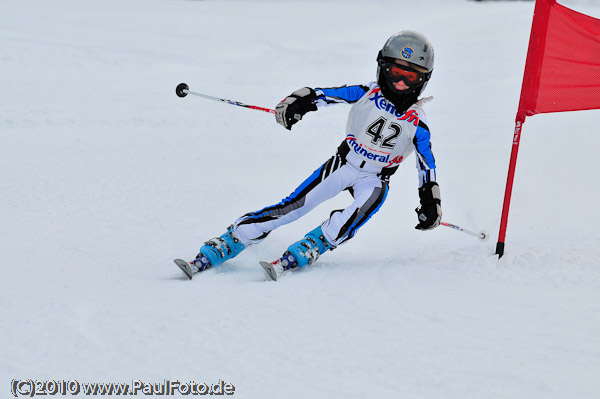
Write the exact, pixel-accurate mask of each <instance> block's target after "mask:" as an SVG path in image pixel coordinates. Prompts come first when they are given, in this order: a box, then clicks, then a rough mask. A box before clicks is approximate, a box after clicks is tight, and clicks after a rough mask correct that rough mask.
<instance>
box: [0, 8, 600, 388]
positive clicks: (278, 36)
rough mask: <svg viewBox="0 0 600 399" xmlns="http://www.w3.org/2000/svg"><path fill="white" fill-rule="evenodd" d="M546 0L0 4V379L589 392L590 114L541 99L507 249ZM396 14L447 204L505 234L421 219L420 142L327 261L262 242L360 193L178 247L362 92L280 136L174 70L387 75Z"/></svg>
mask: <svg viewBox="0 0 600 399" xmlns="http://www.w3.org/2000/svg"><path fill="white" fill-rule="evenodd" d="M560 3H561V4H564V5H566V6H568V7H571V8H574V9H576V10H577V11H580V12H583V13H586V14H589V15H592V16H594V17H597V18H600V5H599V4H598V3H597V2H596V1H592V0H589V1H585V0H580V1H576V0H571V1H567V0H563V1H560ZM533 7H534V4H533V2H512V1H510V2H509V1H507V2H503V1H498V2H475V1H466V0H465V1H459V0H452V1H448V0H423V1H419V2H405V1H393V0H373V1H358V0H352V1H342V0H331V1H292V0H289V1H288V0H285V1H215V0H213V1H211V0H207V1H191V0H189V1H184V0H128V1H118V0H103V1H94V0H85V1H73V0H52V1H42V0H30V1H27V2H24V1H19V0H2V6H1V7H0V8H1V9H2V12H0V75H1V76H2V79H1V80H0V93H1V95H0V212H1V213H0V226H1V227H0V260H1V265H2V277H1V279H0V292H1V297H0V298H1V300H0V396H2V397H9V396H8V395H9V392H10V389H11V381H12V380H14V379H21V380H23V379H30V378H31V379H38V380H77V381H79V382H123V383H128V382H131V381H137V380H141V381H144V382H149V383H153V382H162V381H164V380H165V379H170V380H180V381H196V382H206V383H208V384H212V383H216V382H218V381H219V380H223V381H226V382H227V383H231V384H232V385H234V386H235V394H234V395H233V396H234V397H240V398H252V399H254V398H257V399H258V398H308V397H310V398H418V399H428V398H436V399H437V398H443V399H451V398H457V399H465V398H487V399H491V398H513V399H514V398H544V399H550V398H556V399H559V398H560V399H564V398H590V399H591V398H598V397H600V378H598V376H599V375H600V238H599V237H600V236H599V235H598V233H597V228H598V225H599V224H600V215H599V213H598V212H597V211H596V207H595V203H596V202H597V200H598V196H599V195H600V188H599V187H598V184H597V180H598V179H597V176H596V173H595V172H596V171H597V164H596V160H595V155H596V153H597V152H598V150H599V149H600V138H599V136H598V131H597V130H598V123H599V122H600V111H585V112H572V113H560V114H546V115H536V116H534V117H531V118H528V119H527V121H526V123H525V124H524V127H523V137H522V140H521V148H520V152H519V161H518V165H517V173H516V179H515V186H514V192H513V200H512V207H511V214H510V218H509V224H508V233H507V239H506V252H505V256H504V257H503V258H502V259H501V260H500V261H499V260H498V259H497V257H496V256H494V255H493V253H494V250H495V243H496V239H497V231H498V226H499V221H500V212H501V207H502V199H503V195H504V186H505V180H506V173H507V166H508V159H509V156H510V150H511V142H512V133H513V126H514V117H515V113H516V109H517V103H518V98H519V92H520V87H521V81H522V76H523V75H522V74H523V67H524V64H525V56H526V52H527V44H528V41H529V31H530V26H531V18H532V13H533ZM404 29H414V30H418V31H421V32H423V33H424V34H426V35H427V36H428V37H429V38H430V39H431V41H432V43H433V44H434V47H435V51H436V66H435V72H434V73H433V76H432V79H431V81H430V83H429V85H428V87H427V90H426V91H425V93H424V94H425V95H433V96H434V97H435V99H434V100H433V101H432V102H431V103H429V104H428V106H427V108H426V109H427V115H428V120H429V125H430V127H431V130H432V142H433V152H434V154H435V156H436V163H437V165H438V181H439V183H440V187H441V192H442V207H443V211H444V219H445V220H446V221H448V222H450V223H455V224H458V225H460V226H463V227H465V228H469V229H472V230H481V229H485V230H488V231H489V232H490V233H491V239H490V240H489V241H488V242H487V243H483V244H482V243H480V242H479V241H478V240H477V239H475V238H473V237H470V236H468V235H466V234H462V233H460V232H456V231H453V230H451V229H448V228H444V227H439V228H438V229H435V230H434V231H430V232H420V231H417V230H415V229H414V226H415V225H416V223H417V219H416V214H415V212H414V208H415V207H416V206H417V205H418V195H417V174H416V170H415V168H414V158H413V157H411V158H410V159H409V160H408V161H407V162H406V164H407V165H404V166H403V167H401V168H400V170H399V171H398V172H397V173H396V175H394V177H393V178H392V181H391V186H390V193H389V195H388V199H387V201H386V204H385V206H383V208H382V209H381V211H380V212H379V213H378V214H377V215H376V216H374V217H373V218H372V219H371V220H370V221H369V223H368V224H366V225H365V226H364V227H363V228H362V229H361V230H360V232H359V233H358V234H357V235H356V237H355V238H354V239H353V240H351V241H350V242H349V243H348V244H347V245H344V246H342V247H340V248H338V249H337V250H335V251H333V252H330V253H327V254H326V255H324V256H322V257H321V258H320V259H319V261H318V263H316V264H315V265H313V266H312V267H310V268H307V269H304V270H301V271H298V272H295V273H293V274H292V275H289V276H286V277H285V278H284V279H282V280H281V281H278V282H276V283H275V282H272V281H267V280H266V278H265V274H264V272H263V270H262V268H261V267H260V266H259V265H258V261H259V260H273V259H275V258H276V257H278V256H280V254H281V253H282V252H283V251H284V250H285V248H287V246H288V245H289V244H291V243H292V242H294V241H296V240H298V239H299V238H301V237H303V236H304V234H305V233H306V232H308V231H309V230H311V229H313V228H314V227H315V226H317V225H318V224H319V223H321V221H322V220H324V219H325V218H326V217H327V216H328V215H329V213H330V212H331V210H333V209H339V208H343V207H345V206H346V204H348V203H349V201H350V197H349V195H347V194H346V193H342V194H341V195H339V196H338V197H336V198H335V199H333V200H331V201H329V202H327V203H325V204H323V205H321V206H320V207H318V208H317V209H315V210H314V211H313V212H312V213H310V214H309V215H307V216H306V217H305V218H303V219H301V220H299V221H297V222H295V223H293V224H291V225H287V226H284V227H282V228H281V229H279V230H277V231H275V232H273V233H272V234H271V235H270V236H269V238H268V239H267V240H265V241H264V242H263V243H262V244H261V245H259V246H255V247H251V248H249V249H247V250H246V251H245V252H244V253H242V254H241V255H240V256H239V257H238V258H236V259H234V260H233V261H231V262H229V263H227V264H225V265H223V266H222V267H219V268H215V269H212V270H210V271H207V272H206V273H204V274H202V275H198V276H197V277H195V278H194V280H192V281H191V282H190V281H187V280H186V279H185V277H184V276H183V274H182V273H181V272H180V271H179V269H177V267H176V266H175V265H174V264H173V263H172V259H173V258H176V257H182V258H186V259H191V258H193V257H194V256H195V255H196V252H197V250H198V248H199V247H200V246H201V245H202V243H203V242H204V241H205V240H207V239H209V238H211V237H214V236H217V235H220V234H222V233H223V232H224V230H225V228H226V227H227V226H228V225H229V224H230V223H232V222H233V221H234V220H235V218H237V217H239V216H240V215H242V214H244V213H246V212H249V211H254V210H257V209H260V208H262V207H263V206H266V205H270V204H273V203H276V202H278V201H279V200H280V199H281V198H283V197H285V196H287V195H288V194H289V193H290V192H292V190H293V189H294V188H295V187H296V186H297V185H298V184H299V183H300V182H301V181H302V180H303V179H304V178H305V177H307V176H308V175H309V174H310V173H312V171H313V170H315V169H316V168H317V167H318V166H320V165H321V163H323V162H324V161H325V160H326V159H328V157H330V156H331V155H332V154H333V152H334V151H335V149H336V147H337V146H338V144H339V143H340V142H341V140H342V139H343V137H344V135H345V133H344V129H345V124H346V115H347V113H348V111H349V106H343V105H337V106H333V107H329V108H327V109H322V110H320V111H319V112H313V113H310V114H307V115H306V116H305V118H304V119H303V120H302V121H301V122H300V123H298V124H297V125H295V126H294V128H293V129H292V131H291V132H288V131H286V130H285V129H283V128H282V127H281V126H279V125H277V124H276V123H275V121H274V118H273V116H272V115H269V114H266V113H263V112H256V111H251V110H247V109H243V108H239V107H232V106H230V105H226V104H219V103H217V102H213V101H208V100H204V99H201V98H193V97H192V96H188V97H186V98H183V99H181V98H178V97H177V96H176V95H175V86H176V85H177V84H178V83H180V82H187V83H188V84H189V86H190V89H191V90H195V91H198V92H201V93H206V94H208V95H213V96H218V97H223V98H228V99H232V100H236V101H241V102H245V103H249V104H254V105H258V106H263V107H268V108H273V107H275V105H276V104H277V103H278V102H279V101H280V100H281V99H282V98H284V97H285V96H286V95H288V94H289V93H291V92H292V91H294V90H296V89H298V88H300V87H304V86H312V87H330V86H339V85H342V84H360V83H366V82H369V81H371V80H374V78H375V71H376V62H375V58H376V55H377V52H378V51H379V49H380V48H381V46H382V45H383V43H384V42H385V40H386V39H387V38H388V37H389V36H390V35H391V34H393V33H395V32H397V31H400V30H404ZM80 396H84V395H83V393H82V394H80ZM88 397H89V396H88Z"/></svg>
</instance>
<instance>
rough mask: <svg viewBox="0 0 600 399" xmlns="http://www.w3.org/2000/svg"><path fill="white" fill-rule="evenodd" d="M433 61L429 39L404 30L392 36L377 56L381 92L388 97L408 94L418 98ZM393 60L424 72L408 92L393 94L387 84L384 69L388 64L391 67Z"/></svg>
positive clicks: (427, 79)
mask: <svg viewBox="0 0 600 399" xmlns="http://www.w3.org/2000/svg"><path fill="white" fill-rule="evenodd" d="M433 59H434V56H433V46H432V45H431V42H430V41H429V39H427V37H425V35H423V34H422V33H419V32H415V31H412V30H404V31H401V32H398V33H396V34H394V35H392V36H391V37H390V38H389V39H388V40H387V41H386V42H385V44H384V45H383V48H382V49H381V51H379V54H378V55H377V63H378V67H377V79H378V82H379V85H380V86H381V87H382V90H384V95H385V94H386V92H388V95H389V96H393V95H407V94H409V93H414V94H416V95H417V96H418V95H419V94H420V93H421V92H422V91H423V90H424V89H425V86H427V82H428V81H429V78H430V77H431V73H432V71H433ZM395 60H403V61H406V62H408V63H409V65H412V66H416V67H418V68H419V69H424V70H426V72H424V73H422V76H420V77H419V81H418V82H415V83H413V88H412V89H411V90H410V91H405V92H404V93H398V92H395V90H394V89H393V88H392V86H391V84H390V83H389V79H388V76H387V75H386V73H385V68H386V66H389V65H390V64H392V65H393V63H394V62H395ZM386 89H387V90H386ZM394 92H395V93H394Z"/></svg>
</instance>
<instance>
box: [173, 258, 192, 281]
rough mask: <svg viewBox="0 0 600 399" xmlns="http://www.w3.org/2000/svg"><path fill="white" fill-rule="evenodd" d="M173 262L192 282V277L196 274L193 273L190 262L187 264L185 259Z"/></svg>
mask: <svg viewBox="0 0 600 399" xmlns="http://www.w3.org/2000/svg"><path fill="white" fill-rule="evenodd" d="M173 262H175V264H176V265H177V266H179V268H180V269H181V271H182V272H183V273H185V275H186V276H187V278H188V279H189V280H191V279H192V277H194V272H193V271H192V267H191V266H190V264H189V262H186V261H185V260H183V259H173Z"/></svg>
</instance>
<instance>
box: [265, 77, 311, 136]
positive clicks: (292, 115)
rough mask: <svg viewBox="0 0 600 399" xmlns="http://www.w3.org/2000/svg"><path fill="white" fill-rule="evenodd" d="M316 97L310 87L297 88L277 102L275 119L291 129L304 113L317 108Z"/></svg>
mask: <svg viewBox="0 0 600 399" xmlns="http://www.w3.org/2000/svg"><path fill="white" fill-rule="evenodd" d="M316 98H317V94H316V93H315V91H314V90H313V89H311V88H310V87H303V88H302V89H299V90H296V91H295V92H293V93H292V94H290V95H289V96H287V97H286V98H285V99H284V100H283V101H282V102H280V103H279V104H277V106H276V107H275V120H277V123H279V124H280V125H281V126H283V127H285V128H286V129H287V130H291V129H292V125H293V124H294V123H297V122H298V121H299V120H300V119H302V117H303V116H304V114H306V113H307V112H309V111H316V110H317V106H316V105H315V104H313V101H314V100H315V99H316Z"/></svg>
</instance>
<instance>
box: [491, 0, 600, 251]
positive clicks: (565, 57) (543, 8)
mask: <svg viewBox="0 0 600 399" xmlns="http://www.w3.org/2000/svg"><path fill="white" fill-rule="evenodd" d="M599 108H600V20H599V19H596V18H592V17H590V16H588V15H585V14H581V13H579V12H577V11H574V10H571V9H569V8H567V7H564V6H562V5H560V4H558V3H557V2H556V0H536V3H535V9H534V13H533V22H532V25H531V35H530V37H529V49H528V51H527V61H526V62H525V72H524V74H523V84H522V86H521V98H520V101H519V109H518V111H517V117H516V121H515V132H514V136H513V147H512V152H511V155H510V164H509V166H508V178H507V180H506V191H505V193H504V205H503V207H502V219H501V221H500V233H499V234H498V244H497V245H496V254H497V255H499V257H502V255H503V254H504V239H505V237H506V224H507V221H508V210H509V207H510V197H511V193H512V186H513V180H514V174H515V167H516V163H517V153H518V151H519V143H520V141H521V128H522V125H523V122H525V117H526V116H532V115H535V114H539V113H545V112H561V111H576V110H584V109H599Z"/></svg>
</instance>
